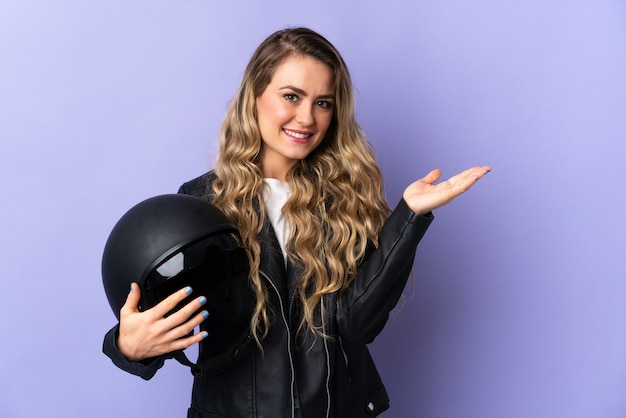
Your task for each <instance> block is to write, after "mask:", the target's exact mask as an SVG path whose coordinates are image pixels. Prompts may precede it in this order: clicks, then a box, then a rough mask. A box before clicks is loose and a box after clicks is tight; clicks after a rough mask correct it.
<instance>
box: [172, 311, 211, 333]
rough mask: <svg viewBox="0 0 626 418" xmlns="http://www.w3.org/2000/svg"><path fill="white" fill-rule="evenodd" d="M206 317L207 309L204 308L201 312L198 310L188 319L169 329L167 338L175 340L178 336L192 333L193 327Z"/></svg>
mask: <svg viewBox="0 0 626 418" xmlns="http://www.w3.org/2000/svg"><path fill="white" fill-rule="evenodd" d="M208 317H209V312H208V311H206V310H204V311H202V312H199V313H198V314H197V315H194V316H193V317H192V318H191V319H189V320H188V321H186V322H183V323H181V324H180V325H178V326H177V327H175V328H173V329H171V330H170V332H168V338H169V339H171V340H177V339H179V338H183V337H186V336H188V335H190V334H193V331H194V329H196V327H197V326H199V325H200V324H201V323H202V322H203V321H204V320H205V319H207V318H208Z"/></svg>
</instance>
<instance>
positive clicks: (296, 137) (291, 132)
mask: <svg viewBox="0 0 626 418" xmlns="http://www.w3.org/2000/svg"><path fill="white" fill-rule="evenodd" d="M282 131H283V133H284V134H285V135H286V136H287V137H288V138H289V139H290V140H291V141H293V142H296V143H298V144H306V143H307V142H309V141H310V140H311V138H313V133H312V132H310V131H301V130H299V129H288V128H283V129H282Z"/></svg>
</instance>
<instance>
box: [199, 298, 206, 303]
mask: <svg viewBox="0 0 626 418" xmlns="http://www.w3.org/2000/svg"><path fill="white" fill-rule="evenodd" d="M205 303H206V298H205V297H204V296H202V298H200V305H204V304H205Z"/></svg>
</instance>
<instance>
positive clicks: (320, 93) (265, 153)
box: [256, 56, 335, 180]
mask: <svg viewBox="0 0 626 418" xmlns="http://www.w3.org/2000/svg"><path fill="white" fill-rule="evenodd" d="M334 105H335V88H334V84H333V78H332V71H331V69H330V68H329V67H328V66H327V65H326V64H323V63H322V62H320V61H317V60H316V59H314V58H311V57H308V56H291V57H288V58H287V59H285V61H283V62H282V63H281V64H280V65H279V66H278V67H277V68H276V71H275V72H274V75H273V77H272V80H271V81H270V83H269V84H268V86H267V87H266V88H265V90H264V91H263V93H262V94H261V95H260V96H259V97H257V99H256V110H257V122H258V124H259V129H260V131H261V138H262V140H263V144H262V147H261V167H262V170H263V175H264V177H272V178H277V179H279V180H285V177H286V175H287V171H288V170H289V169H290V168H291V167H292V166H293V165H294V164H296V162H297V161H298V160H301V159H303V158H306V157H307V156H308V155H309V154H310V153H311V152H312V151H313V150H314V149H315V148H317V146H318V145H319V144H320V143H321V142H322V140H323V139H324V136H325V135H326V131H327V130H328V127H329V126H330V123H331V120H332V118H333V108H334Z"/></svg>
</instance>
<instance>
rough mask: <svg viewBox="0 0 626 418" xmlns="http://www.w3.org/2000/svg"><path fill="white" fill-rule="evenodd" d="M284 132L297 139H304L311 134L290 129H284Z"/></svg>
mask: <svg viewBox="0 0 626 418" xmlns="http://www.w3.org/2000/svg"><path fill="white" fill-rule="evenodd" d="M285 133H286V134H287V135H290V136H293V137H294V138H298V139H305V138H308V137H310V136H311V134H300V133H298V132H294V131H290V130H289V129H285Z"/></svg>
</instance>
